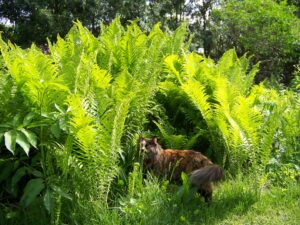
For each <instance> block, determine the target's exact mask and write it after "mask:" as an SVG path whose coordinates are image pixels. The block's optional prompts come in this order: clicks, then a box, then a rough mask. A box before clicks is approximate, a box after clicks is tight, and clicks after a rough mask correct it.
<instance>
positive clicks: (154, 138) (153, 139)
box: [152, 136, 158, 145]
mask: <svg viewBox="0 0 300 225" xmlns="http://www.w3.org/2000/svg"><path fill="white" fill-rule="evenodd" d="M152 142H153V143H154V144H156V145H157V144H158V143H157V137H156V136H153V137H152Z"/></svg>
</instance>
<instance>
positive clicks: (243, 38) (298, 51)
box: [213, 0, 300, 83]
mask: <svg viewBox="0 0 300 225" xmlns="http://www.w3.org/2000/svg"><path fill="white" fill-rule="evenodd" d="M295 10H296V9H295V7H293V6H290V5H287V3H286V1H281V2H280V3H277V2H275V1H272V0H266V1H263V0H243V1H238V0H228V1H223V3H222V4H221V7H220V8H218V9H215V10H214V11H213V22H214V29H213V35H214V41H215V46H214V52H213V56H214V57H216V58H217V57H218V56H219V55H221V53H222V52H224V51H225V50H226V49H230V48H235V49H236V51H237V53H238V54H239V55H242V54H244V53H245V52H248V53H249V54H250V55H253V61H254V62H258V61H260V71H261V72H260V74H259V75H258V77H257V80H256V81H260V80H262V79H264V78H266V77H270V76H271V75H275V76H276V77H277V78H281V77H282V78H283V80H282V81H283V82H285V83H289V82H290V80H291V78H292V73H293V70H294V65H295V64H297V62H298V60H299V56H300V43H299V33H300V21H299V19H298V18H297V17H296V16H295V14H294V12H295Z"/></svg>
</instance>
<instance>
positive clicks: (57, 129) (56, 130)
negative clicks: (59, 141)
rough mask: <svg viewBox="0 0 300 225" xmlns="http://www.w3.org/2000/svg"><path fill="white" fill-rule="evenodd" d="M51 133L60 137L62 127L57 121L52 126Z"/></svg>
mask: <svg viewBox="0 0 300 225" xmlns="http://www.w3.org/2000/svg"><path fill="white" fill-rule="evenodd" d="M50 130H51V133H52V134H53V135H54V137H56V138H59V136H60V134H61V130H60V127H59V125H58V124H57V123H54V124H52V125H51V127H50Z"/></svg>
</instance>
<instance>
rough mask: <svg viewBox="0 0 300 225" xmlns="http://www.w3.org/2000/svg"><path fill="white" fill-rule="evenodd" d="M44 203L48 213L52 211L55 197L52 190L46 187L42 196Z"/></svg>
mask: <svg viewBox="0 0 300 225" xmlns="http://www.w3.org/2000/svg"><path fill="white" fill-rule="evenodd" d="M44 205H45V207H46V209H47V210H48V212H49V213H50V212H52V210H53V208H54V205H55V198H54V194H53V191H51V190H50V189H47V191H46V194H45V196H44Z"/></svg>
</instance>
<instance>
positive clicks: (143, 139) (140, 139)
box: [138, 136, 146, 143]
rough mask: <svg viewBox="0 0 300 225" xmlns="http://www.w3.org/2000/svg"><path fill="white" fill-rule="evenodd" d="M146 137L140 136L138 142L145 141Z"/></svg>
mask: <svg viewBox="0 0 300 225" xmlns="http://www.w3.org/2000/svg"><path fill="white" fill-rule="evenodd" d="M145 140H146V139H145V138H143V136H139V139H138V143H142V142H144V141H145Z"/></svg>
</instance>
